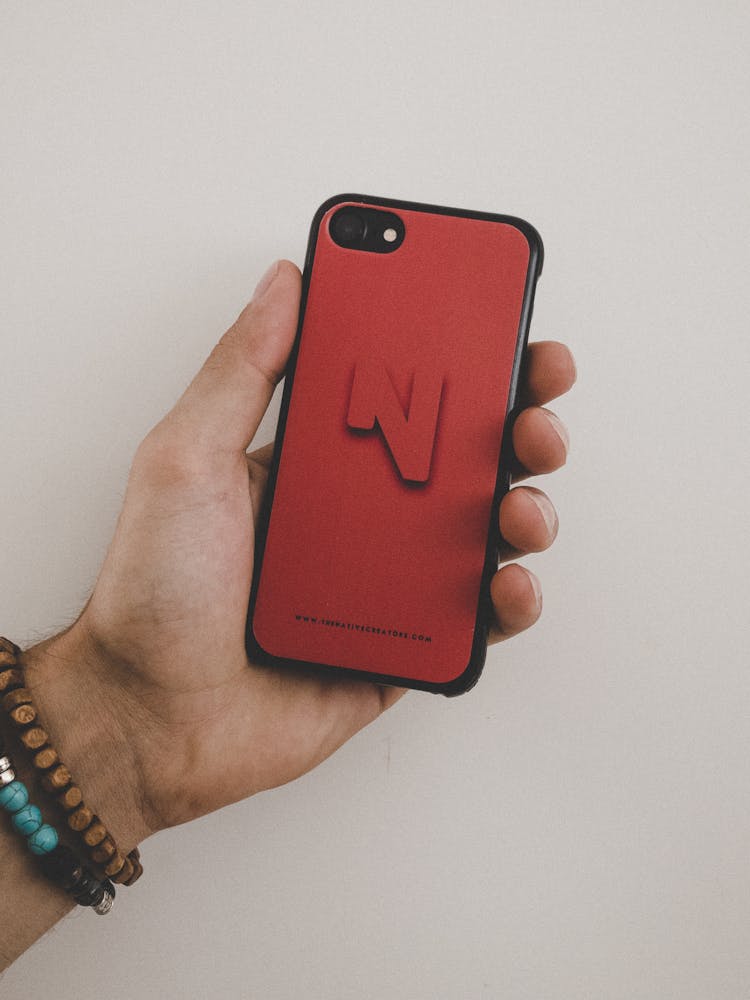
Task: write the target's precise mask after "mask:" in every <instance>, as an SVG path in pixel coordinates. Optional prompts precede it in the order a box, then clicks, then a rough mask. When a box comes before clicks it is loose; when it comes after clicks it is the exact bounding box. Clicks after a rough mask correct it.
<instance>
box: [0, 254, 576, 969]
mask: <svg viewBox="0 0 750 1000" xmlns="http://www.w3.org/2000/svg"><path fill="white" fill-rule="evenodd" d="M299 295H300V273H299V270H298V269H297V268H296V267H295V265H293V264H292V263H290V262H289V261H280V262H278V263H277V264H275V265H273V266H272V267H271V268H270V269H269V272H267V273H266V275H265V276H264V278H263V279H262V281H261V283H260V285H259V286H258V288H257V289H256V293H255V295H254V297H253V300H252V301H251V302H250V304H249V305H248V306H246V308H245V309H244V310H243V311H242V313H241V314H240V316H239V317H238V319H237V320H236V322H235V323H234V324H233V325H232V327H231V328H230V329H229V330H228V331H227V332H226V333H225V334H224V336H223V337H222V338H221V340H220V341H219V343H218V344H217V345H216V347H215V348H214V349H213V351H212V352H211V354H210V356H209V357H208V359H207V361H206V362H205V364H204V365H203V367H202V369H201V370H200V371H199V373H198V374H197V375H196V377H195V378H194V379H193V381H192V382H191V384H190V385H189V386H188V388H187V389H186V391H185V393H184V394H183V396H182V397H181V398H180V399H179V401H178V402H177V404H176V405H175V407H174V408H173V409H172V410H171V411H170V412H169V413H168V414H167V415H166V416H165V417H164V418H163V419H162V420H161V421H160V422H159V423H158V424H157V425H156V426H155V427H154V428H153V429H152V430H151V431H150V432H149V433H148V435H147V436H146V437H145V439H144V440H143V441H142V443H141V444H140V446H139V447H138V450H137V452H136V455H135V457H134V460H133V463H132V467H131V470H130V475H129V479H128V485H127V491H126V496H125V500H124V504H123V508H122V511H121V513H120V516H119V520H118V523H117V527H116V529H115V534H114V538H113V540H112V542H111V545H110V547H109V550H108V552H107V555H106V558H105V560H104V563H103V565H102V568H101V571H100V573H99V576H98V579H97V581H96V585H95V587H94V590H93V592H92V594H91V597H90V598H89V600H88V602H87V604H86V606H85V607H84V609H83V610H82V612H81V614H80V615H79V617H78V618H77V619H76V621H75V622H74V623H73V625H72V626H71V627H70V628H68V629H67V630H66V631H65V632H63V633H61V634H60V635H58V636H55V637H54V638H52V639H49V640H47V641H45V642H43V643H40V644H39V645H38V646H35V647H32V648H31V649H30V650H27V651H26V653H25V662H26V676H27V684H28V686H29V687H30V688H31V689H32V691H33V693H34V696H35V700H36V703H37V707H38V709H39V716H40V719H42V720H44V723H45V727H46V729H47V731H48V732H49V734H50V738H51V742H52V743H53V745H54V746H55V747H56V748H57V749H58V751H59V752H60V756H61V758H62V760H63V761H65V763H66V764H67V765H68V766H69V768H70V770H71V772H72V773H73V775H74V778H75V779H76V781H77V783H78V784H79V786H80V787H81V788H82V789H83V790H84V795H85V798H86V800H87V801H90V802H91V803H92V804H94V806H95V808H96V810H97V811H98V812H99V814H100V815H101V816H102V817H103V818H104V819H105V821H106V823H107V826H108V827H109V829H110V830H111V832H112V833H113V835H114V836H115V838H116V840H117V842H118V845H119V846H120V848H121V850H122V851H123V853H126V852H127V851H129V850H130V849H131V848H132V847H134V846H135V845H136V844H138V843H140V842H141V841H143V840H144V839H146V838H147V837H148V836H150V835H151V834H152V833H154V832H156V831H158V830H163V829H166V828H168V827H172V826H175V825H177V824H180V823H186V822H188V821H190V820H192V819H195V818H197V817H199V816H202V815H204V814H205V813H208V812H211V811H213V810H215V809H219V808H221V807H222V806H225V805H228V804H229V803H232V802H236V801H238V800H240V799H244V798H246V797H247V796H249V795H253V794H255V793H257V792H259V791H262V790H264V789H268V788H272V787H275V786H278V785H281V784H284V783H285V782H288V781H291V780H293V779H294V778H297V777H299V776H300V775H302V774H304V773H305V772H307V771H309V770H311V769H312V768H313V767H315V766H316V765H317V764H319V763H320V762H321V761H322V760H324V759H325V758H326V757H328V756H329V755H330V754H331V753H333V752H334V751H335V750H336V749H337V748H338V747H340V746H341V745H342V744H343V743H344V742H346V740H348V739H349V738H350V737H351V736H353V735H354V734H355V733H356V732H357V731H358V730H360V729H362V728H363V727H364V726H366V725H367V724H368V723H369V722H372V721H373V720H374V719H375V718H377V717H378V716H379V715H380V714H381V712H383V711H384V710H385V709H387V708H389V707H390V706H391V705H393V704H394V703H395V702H396V701H398V700H399V699H400V698H401V697H402V696H403V695H404V693H405V691H404V689H401V688H394V687H384V686H381V685H377V684H373V683H370V682H367V681H361V680H349V679H345V680H338V679H332V678H330V677H328V676H326V677H323V676H320V675H319V674H316V673H315V672H314V671H312V670H311V671H309V672H308V671H303V670H298V671H288V670H284V671H277V670H273V669H268V668H265V667H262V666H259V665H257V664H254V663H249V662H248V659H247V655H246V652H245V644H244V633H245V620H246V615H247V603H248V594H249V590H250V582H251V577H252V568H253V553H254V534H253V532H252V531H250V530H248V526H249V525H250V524H256V523H257V518H258V512H259V510H260V507H261V501H262V497H263V493H264V490H265V486H266V480H267V475H268V467H269V462H270V458H271V451H272V446H270V445H269V446H266V447H264V448H260V449H258V450H255V451H251V452H249V453H248V448H249V447H250V446H251V443H252V441H253V437H254V436H255V432H256V430H257V427H258V425H259V423H260V420H261V418H262V416H263V414H264V413H265V411H266V408H267V406H268V404H269V401H270V399H271V395H272V393H273V390H274V388H275V386H276V384H277V383H278V381H279V380H280V378H281V377H282V375H283V372H284V368H285V365H286V362H287V359H288V356H289V352H290V349H291V346H292V342H293V339H294V333H295V328H296V320H297V314H298V309H299ZM574 381H575V366H574V362H573V359H572V356H571V354H570V352H569V350H568V349H567V348H566V347H565V346H564V345H562V344H558V343H555V342H540V343H536V344H532V345H530V347H529V349H528V353H527V358H526V364H525V369H524V372H523V378H522V399H523V402H524V405H525V409H524V410H523V411H522V412H521V413H520V415H519V416H518V418H517V420H516V423H515V425H514V431H513V444H514V450H515V455H516V462H517V466H516V470H515V475H514V482H521V481H523V480H525V479H527V478H528V477H529V476H530V475H534V474H540V473H548V472H551V471H553V470H554V469H557V468H559V467H560V466H561V465H562V464H563V463H564V462H565V458H566V454H567V433H566V432H565V429H564V427H563V426H562V424H561V423H560V421H559V420H558V419H557V417H555V415H554V414H553V413H551V411H549V410H547V409H545V406H544V404H546V403H548V402H549V401H550V400H552V399H554V398H555V397H556V396H559V395H561V394H562V393H564V392H566V391H567V390H568V389H569V388H570V387H571V385H572V384H573V382H574ZM499 516H500V529H501V533H502V536H503V539H504V549H503V551H502V562H503V565H502V566H501V568H500V569H499V571H498V572H497V573H496V575H495V576H494V578H493V579H492V583H491V596H492V602H493V606H494V612H495V622H494V625H493V628H492V633H491V641H492V642H499V641H502V640H504V639H507V638H509V637H510V636H513V635H515V634H517V633H518V632H521V631H523V630H524V629H527V628H529V627H530V626H531V625H533V624H534V622H535V621H536V620H537V618H538V617H539V614H540V612H541V606H542V600H541V589H540V586H539V581H538V580H537V578H536V577H535V576H534V574H533V573H531V572H530V571H529V570H528V569H526V568H525V567H523V566H521V565H519V564H518V563H514V562H509V561H510V560H514V559H516V558H517V557H519V556H522V555H524V554H526V553H530V552H539V551H541V550H543V549H546V548H547V547H548V546H549V545H550V544H551V543H552V542H553V540H554V538H555V535H556V533H557V515H556V513H555V511H554V508H553V506H552V504H551V502H550V500H549V499H548V498H547V496H546V495H545V494H544V493H543V492H542V491H541V490H539V489H536V488H535V487H533V486H529V485H523V486H516V487H515V488H513V489H512V490H511V491H510V492H509V493H508V494H507V495H506V497H505V498H504V499H503V502H502V504H501V506H500V515H499ZM12 745H13V744H12V743H11V746H12ZM56 825H58V826H59V821H58V823H57V824H56ZM2 827H3V834H5V831H6V827H7V824H2ZM19 843H20V841H19ZM70 843H74V841H70ZM5 849H6V851H7V854H6V858H11V857H12V858H13V862H12V864H11V863H8V865H7V866H6V869H5V871H6V873H8V874H7V877H6V878H4V883H5V884H4V886H3V888H4V893H3V899H2V902H0V927H3V926H5V927H6V928H7V927H10V926H11V925H12V921H11V920H10V915H11V914H13V913H14V912H15V913H18V900H19V899H21V898H23V899H24V900H26V906H27V909H28V904H29V888H28V887H29V883H30V882H33V883H34V885H35V886H36V889H37V895H36V896H34V897H33V898H34V900H35V905H36V907H37V909H36V910H34V909H33V907H32V909H31V913H30V915H29V914H27V916H26V917H24V921H25V923H24V927H23V933H20V934H18V935H17V936H16V938H15V939H13V938H11V939H10V940H8V939H6V940H3V941H0V945H2V953H3V955H4V958H5V963H6V964H7V963H8V962H9V961H12V960H13V959H14V958H15V957H16V955H17V954H20V952H21V951H22V950H23V949H24V948H25V947H28V945H29V944H30V943H31V942H32V941H33V940H35V938H36V937H38V936H39V934H41V933H43V931H44V930H46V928H47V927H48V926H50V925H51V923H54V921H55V920H56V919H59V917H60V916H62V914H63V913H64V912H67V910H68V909H69V908H70V904H69V902H68V897H66V896H64V894H62V892H61V891H59V890H56V889H54V888H53V887H51V886H50V885H49V883H46V882H44V881H43V880H42V881H41V882H40V878H41V877H40V876H38V874H37V873H36V871H35V870H34V869H33V864H32V862H31V859H30V858H27V857H25V856H24V857H23V858H22V857H21V854H22V852H17V853H16V855H13V854H12V851H13V850H17V849H16V848H15V847H13V848H11V847H10V846H9V842H8V843H6V845H5ZM2 851H3V842H2V840H1V839H0V859H2ZM14 880H15V881H14ZM120 891H122V892H125V893H127V892H128V890H127V889H125V888H123V889H121V890H120ZM21 894H23V896H21ZM50 901H53V902H50ZM3 918H8V919H6V920H4V919H3Z"/></svg>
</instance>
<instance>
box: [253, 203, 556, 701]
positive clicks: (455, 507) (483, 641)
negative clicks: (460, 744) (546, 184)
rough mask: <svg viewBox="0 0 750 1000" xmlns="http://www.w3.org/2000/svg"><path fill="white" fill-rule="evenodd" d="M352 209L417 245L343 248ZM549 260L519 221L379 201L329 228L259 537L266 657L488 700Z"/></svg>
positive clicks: (312, 246)
mask: <svg viewBox="0 0 750 1000" xmlns="http://www.w3.org/2000/svg"><path fill="white" fill-rule="evenodd" d="M348 204H351V205H352V206H356V205H366V206H370V207H373V208H376V209H384V210H387V211H390V212H394V213H395V214H396V215H397V216H399V217H400V219H401V220H402V221H403V223H404V226H405V236H404V239H403V243H402V244H401V245H400V246H399V247H398V249H397V250H395V251H394V252H392V253H370V252H364V251H361V250H355V249H350V248H343V247H341V246H339V245H338V244H337V243H336V242H334V240H333V238H332V237H331V235H330V232H329V221H330V219H331V216H332V215H333V214H334V213H335V212H336V211H337V210H339V209H340V208H341V207H342V206H344V205H348ZM542 256H543V249H542V243H541V239H540V238H539V235H538V233H537V232H536V230H535V229H534V228H533V227H532V226H530V225H529V224H528V223H526V222H524V221H523V220H521V219H515V218H511V217H509V216H501V215H491V214H487V213H481V212H470V211H461V210H458V209H451V208H442V207H438V206H434V205H421V204H416V203H411V202H404V201H395V200H392V199H384V198H370V197H366V196H363V195H339V196H337V197H335V198H332V199H330V200H329V201H327V202H325V203H324V204H323V205H322V206H321V207H320V208H319V209H318V212H317V213H316V215H315V218H314V220H313V225H312V229H311V233H310V242H309V245H308V253H307V259H306V263H305V272H304V275H303V298H302V308H301V313H300V323H299V329H298V332H297V339H296V342H295V346H294V350H293V353H292V357H291V359H290V363H289V368H288V370H287V375H286V382H285V386H284V395H283V400H282V406H281V414H280V418H279V428H278V433H277V437H276V446H275V451H274V457H273V462H272V467H271V473H270V476H269V483H268V490H267V494H266V500H265V506H264V510H263V511H262V513H261V518H260V525H259V532H258V546H257V552H256V566H255V574H254V580H253V587H252V592H251V599H250V609H249V615H248V628H247V645H248V652H249V653H250V655H251V657H253V658H255V659H259V660H260V661H262V662H264V663H270V664H277V665H279V666H280V667H282V668H283V666H284V665H289V664H290V663H291V664H293V665H297V666H299V665H300V663H304V664H305V665H311V664H314V665H317V666H318V667H323V668H337V669H338V670H344V671H347V672H348V673H352V672H353V673H354V674H355V675H357V676H360V677H367V678H368V679H370V680H374V681H378V682H380V683H386V684H399V685H404V686H407V687H414V688H421V689H424V690H429V691H435V692H442V693H444V694H459V693H462V692H463V691H465V690H467V689H468V688H469V687H471V686H472V684H473V683H474V682H475V681H476V680H477V678H478V677H479V674H480V672H481V669H482V666H483V664H484V659H485V655H486V645H487V628H488V623H489V620H490V614H491V604H490V601H489V582H490V579H491V577H492V574H493V573H494V572H495V570H496V569H497V545H498V542H499V530H498V527H497V521H498V518H497V508H498V505H499V502H500V499H501V497H502V495H503V493H504V492H505V491H506V490H507V489H508V487H509V484H510V473H509V468H508V464H509V461H508V460H509V457H510V446H509V431H508V428H509V426H510V422H511V420H510V419H509V418H512V415H513V406H514V402H515V398H514V397H515V392H516V384H517V381H518V376H519V368H520V364H521V357H522V353H523V349H524V347H525V344H526V338H527V334H528V327H529V322H530V319H531V312H532V305H533V296H534V289H535V285H536V280H537V278H538V276H539V274H540V273H541V265H542ZM504 429H505V434H504Z"/></svg>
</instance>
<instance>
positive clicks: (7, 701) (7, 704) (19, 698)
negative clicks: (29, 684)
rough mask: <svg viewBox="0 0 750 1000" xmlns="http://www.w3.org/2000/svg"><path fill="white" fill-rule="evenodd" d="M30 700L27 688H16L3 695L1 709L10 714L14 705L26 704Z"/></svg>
mask: <svg viewBox="0 0 750 1000" xmlns="http://www.w3.org/2000/svg"><path fill="white" fill-rule="evenodd" d="M31 700H32V698H31V691H29V689H28V688H25V687H20V688H16V689H15V690H14V691H8V692H7V693H6V694H4V695H3V708H4V709H5V711H6V712H11V711H12V710H13V709H14V708H15V707H16V705H24V704H28V703H29V702H30V701H31Z"/></svg>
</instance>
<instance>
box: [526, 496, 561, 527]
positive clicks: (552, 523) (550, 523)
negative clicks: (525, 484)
mask: <svg viewBox="0 0 750 1000" xmlns="http://www.w3.org/2000/svg"><path fill="white" fill-rule="evenodd" d="M528 496H530V497H531V499H532V500H533V501H534V503H535V504H536V506H537V510H538V511H539V513H540V514H541V515H542V517H543V518H544V523H545V525H546V526H547V532H548V534H549V536H550V538H554V537H555V535H556V534H557V526H558V520H557V513H556V511H555V508H554V507H553V506H552V504H551V503H550V501H549V500H548V499H547V497H546V496H544V494H542V493H532V492H531V490H529V492H528Z"/></svg>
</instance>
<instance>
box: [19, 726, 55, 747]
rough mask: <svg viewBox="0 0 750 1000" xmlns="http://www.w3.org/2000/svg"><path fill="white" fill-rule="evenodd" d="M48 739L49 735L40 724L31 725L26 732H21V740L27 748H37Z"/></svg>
mask: <svg viewBox="0 0 750 1000" xmlns="http://www.w3.org/2000/svg"><path fill="white" fill-rule="evenodd" d="M48 739H49V736H47V734H46V732H45V731H44V730H43V729H42V727H41V726H32V727H31V728H30V729H27V730H26V732H24V733H21V742H22V743H23V745H24V746H25V747H26V749H27V750H38V749H39V747H43V746H44V744H45V743H46V742H47V740H48Z"/></svg>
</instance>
